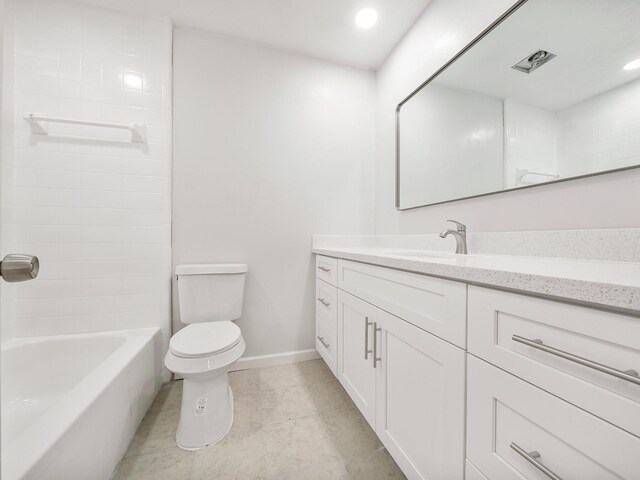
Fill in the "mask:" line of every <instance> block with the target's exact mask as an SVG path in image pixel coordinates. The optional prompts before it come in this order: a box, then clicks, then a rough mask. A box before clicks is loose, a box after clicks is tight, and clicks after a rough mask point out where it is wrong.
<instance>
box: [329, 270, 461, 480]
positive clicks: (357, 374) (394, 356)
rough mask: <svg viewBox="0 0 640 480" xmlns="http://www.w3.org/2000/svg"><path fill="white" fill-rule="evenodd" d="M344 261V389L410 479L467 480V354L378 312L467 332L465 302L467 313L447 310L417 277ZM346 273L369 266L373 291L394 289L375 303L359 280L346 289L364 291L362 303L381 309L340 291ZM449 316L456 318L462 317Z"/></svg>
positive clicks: (444, 287)
mask: <svg viewBox="0 0 640 480" xmlns="http://www.w3.org/2000/svg"><path fill="white" fill-rule="evenodd" d="M342 262H343V261H342V260H339V262H338V272H339V274H338V285H339V287H340V288H339V289H338V329H337V340H338V366H337V377H338V379H339V381H340V383H341V384H342V385H343V387H344V388H345V390H346V391H347V392H348V393H349V395H350V396H351V398H352V400H353V402H354V403H355V404H356V406H357V407H358V408H359V410H360V411H361V412H362V414H363V416H364V417H365V418H366V420H367V421H368V422H369V424H370V425H371V427H372V428H373V429H374V430H375V431H376V433H377V434H378V436H379V438H380V440H381V441H382V443H383V444H384V445H385V447H386V448H387V450H388V451H389V452H390V453H391V455H392V456H393V457H394V459H395V460H396V462H397V463H398V465H399V466H400V468H401V469H402V470H403V472H404V473H405V474H406V475H407V476H408V477H409V478H411V479H439V478H460V479H462V478H463V476H464V417H465V404H464V391H465V351H464V350H463V349H461V348H459V347H457V346H455V345H453V344H451V343H449V342H447V341H445V340H443V339H441V338H438V337H437V336H435V335H433V334H432V333H429V332H427V331H426V330H425V329H423V328H419V327H417V326H416V325H414V324H413V323H411V322H409V321H407V320H405V319H402V318H400V317H398V316H396V315H392V314H391V313H389V312H387V311H385V310H383V309H382V308H380V307H379V306H380V305H384V306H385V307H387V308H389V309H390V310H394V311H400V312H402V311H412V312H413V315H412V316H411V317H410V318H411V319H412V321H413V322H420V321H421V320H422V319H423V318H424V319H426V318H428V320H426V321H425V322H424V324H425V325H429V324H430V322H435V321H436V319H437V318H447V319H448V321H449V322H450V323H449V325H448V326H447V327H446V328H447V329H450V330H454V329H453V328H450V325H453V324H454V323H462V325H463V327H464V321H465V313H464V312H465V310H466V309H465V307H464V302H466V300H465V295H464V294H463V295H462V296H461V297H460V298H458V299H457V301H462V302H463V305H462V308H457V309H456V308H453V309H447V305H446V304H447V302H452V300H451V298H452V297H447V296H446V295H439V294H438V295H436V294H433V293H430V292H427V291H426V288H427V287H426V286H425V284H424V282H422V283H420V282H419V281H420V280H421V279H420V278H412V275H413V274H409V273H406V272H396V271H390V270H388V269H384V268H380V267H371V266H367V265H357V264H354V262H347V263H346V265H343V263H342ZM345 267H346V268H348V270H349V271H350V272H353V271H356V270H358V271H359V268H360V267H364V268H366V271H367V275H368V278H369V279H370V281H372V282H373V285H376V284H380V285H384V282H389V284H390V285H393V288H392V289H390V290H387V292H388V293H387V294H386V295H385V291H384V289H380V290H379V291H378V292H377V293H376V298H372V295H370V294H368V292H370V291H371V290H372V284H371V283H369V284H366V283H365V284H363V285H358V282H357V281H355V282H353V283H350V284H349V285H348V286H347V287H346V288H349V289H350V290H352V291H353V290H356V289H360V290H359V292H360V293H361V295H362V296H364V297H367V299H370V300H373V301H374V302H376V303H375V304H374V303H370V302H369V301H365V300H363V299H362V298H359V297H357V296H355V295H353V294H352V293H349V292H347V291H345V290H343V289H342V284H341V281H342V280H341V279H342V278H343V277H342V276H341V272H343V271H344V269H345ZM398 274H400V275H399V276H398ZM363 275H364V274H363ZM423 278H426V277H423ZM371 279H373V280H371ZM427 280H428V288H429V289H431V290H437V291H438V292H446V293H449V292H450V291H452V290H453V291H454V292H456V293H458V292H459V290H458V289H456V288H455V287H456V286H458V285H460V286H461V287H462V288H463V290H466V287H465V286H464V285H461V284H456V285H449V283H453V282H447V281H446V280H439V279H427ZM440 282H442V283H440ZM416 283H417V284H418V287H416ZM452 287H453V288H452ZM416 299H418V301H416ZM412 302H413V303H412ZM449 310H452V311H454V312H458V316H459V318H455V315H450V314H448V313H447V312H449ZM425 312H432V316H431V317H427V313H425ZM447 315H449V316H447ZM438 328H442V326H439V327H438ZM463 337H464V334H463Z"/></svg>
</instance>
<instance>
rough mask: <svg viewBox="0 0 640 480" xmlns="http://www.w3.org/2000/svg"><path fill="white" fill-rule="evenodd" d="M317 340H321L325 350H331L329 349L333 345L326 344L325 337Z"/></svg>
mask: <svg viewBox="0 0 640 480" xmlns="http://www.w3.org/2000/svg"><path fill="white" fill-rule="evenodd" d="M317 338H318V340H320V343H321V344H322V346H323V347H324V348H326V349H327V350H329V347H330V346H331V345H329V344H328V343H325V342H324V337H317Z"/></svg>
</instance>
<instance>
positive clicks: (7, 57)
mask: <svg viewBox="0 0 640 480" xmlns="http://www.w3.org/2000/svg"><path fill="white" fill-rule="evenodd" d="M2 7H4V11H2V12H0V18H2V19H3V21H2V27H1V28H2V29H3V32H2V33H3V34H2V39H0V41H1V42H2V62H1V65H2V76H1V77H2V78H1V79H0V80H1V81H2V86H1V87H0V88H2V112H1V113H2V116H1V122H2V123H1V127H2V139H1V140H2V144H1V148H0V258H3V257H4V255H5V254H7V253H9V251H8V250H7V247H8V245H7V244H6V243H7V240H8V239H9V238H11V233H10V230H11V229H12V228H13V225H12V223H11V222H12V216H11V215H10V213H12V208H13V136H14V135H13V133H14V131H13V45H14V43H13V39H14V34H13V33H14V31H13V29H14V21H13V20H14V11H13V2H4V3H3V4H2ZM13 305H14V304H13V285H11V284H9V283H6V282H2V281H0V339H1V340H2V341H3V342H4V341H7V340H11V339H12V338H13V336H14V329H13V327H14V322H13V317H14V313H13Z"/></svg>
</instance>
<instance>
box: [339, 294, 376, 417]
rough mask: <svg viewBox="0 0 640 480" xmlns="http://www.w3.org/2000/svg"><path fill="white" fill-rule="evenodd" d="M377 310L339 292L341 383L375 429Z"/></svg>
mask: <svg viewBox="0 0 640 480" xmlns="http://www.w3.org/2000/svg"><path fill="white" fill-rule="evenodd" d="M377 310H378V309H377V308H376V307H374V306H373V305H371V304H369V303H367V302H365V301H363V300H360V299H359V298H356V297H354V296H353V295H349V294H348V293H346V292H343V291H342V290H339V291H338V380H340V383H341V384H342V386H343V387H344V388H345V390H346V391H347V393H348V394H349V395H350V396H351V399H352V400H353V402H354V403H355V404H356V406H357V407H358V408H359V409H360V411H361V412H362V415H363V416H364V418H366V419H367V421H368V422H369V424H370V425H371V427H372V428H374V429H375V400H376V398H375V397H376V375H375V369H374V368H373V365H372V356H371V353H370V350H371V347H372V341H373V338H372V334H373V323H374V322H375V320H376V315H377Z"/></svg>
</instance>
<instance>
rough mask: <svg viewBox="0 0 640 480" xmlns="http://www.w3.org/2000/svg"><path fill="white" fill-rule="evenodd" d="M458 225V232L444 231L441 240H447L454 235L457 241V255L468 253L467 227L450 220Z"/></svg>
mask: <svg viewBox="0 0 640 480" xmlns="http://www.w3.org/2000/svg"><path fill="white" fill-rule="evenodd" d="M449 221H450V222H453V223H455V224H456V230H443V231H442V232H440V238H447V237H448V236H449V235H453V236H454V238H455V239H456V253H458V254H466V253H467V227H466V226H465V225H464V224H462V223H460V222H456V221H455V220H449Z"/></svg>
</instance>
